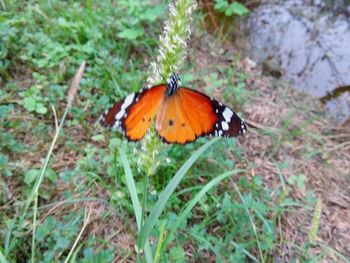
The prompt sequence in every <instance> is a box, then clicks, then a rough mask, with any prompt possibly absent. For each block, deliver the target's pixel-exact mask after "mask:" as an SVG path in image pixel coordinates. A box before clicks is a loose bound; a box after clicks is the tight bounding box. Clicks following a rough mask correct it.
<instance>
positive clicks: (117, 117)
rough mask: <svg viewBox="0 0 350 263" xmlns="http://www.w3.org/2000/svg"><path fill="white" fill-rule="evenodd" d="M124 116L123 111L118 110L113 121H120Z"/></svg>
mask: <svg viewBox="0 0 350 263" xmlns="http://www.w3.org/2000/svg"><path fill="white" fill-rule="evenodd" d="M124 114H125V110H120V111H119V112H118V113H117V114H116V115H115V119H116V120H120V119H121V118H122V117H123V116H124Z"/></svg>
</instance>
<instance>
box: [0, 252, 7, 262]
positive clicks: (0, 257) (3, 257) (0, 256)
mask: <svg viewBox="0 0 350 263" xmlns="http://www.w3.org/2000/svg"><path fill="white" fill-rule="evenodd" d="M0 263H7V260H6V258H5V256H4V254H2V252H1V250H0Z"/></svg>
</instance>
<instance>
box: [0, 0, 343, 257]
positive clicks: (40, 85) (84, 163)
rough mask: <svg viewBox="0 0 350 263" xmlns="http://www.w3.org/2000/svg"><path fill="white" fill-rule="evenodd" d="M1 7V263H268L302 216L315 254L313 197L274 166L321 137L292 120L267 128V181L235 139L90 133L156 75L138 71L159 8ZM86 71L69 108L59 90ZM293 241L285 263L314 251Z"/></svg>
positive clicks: (230, 85)
mask: <svg viewBox="0 0 350 263" xmlns="http://www.w3.org/2000/svg"><path fill="white" fill-rule="evenodd" d="M0 8H1V13H0V21H1V24H0V37H1V41H2V44H1V45H0V57H1V61H0V77H1V79H0V81H1V83H0V85H1V86H2V87H3V88H2V89H1V90H0V122H1V126H0V173H1V177H0V209H1V213H0V229H1V230H0V241H1V243H0V244H1V245H0V262H25V261H31V260H32V261H33V262H36V261H37V260H39V259H40V261H41V262H53V261H54V262H113V260H115V261H118V262H123V261H124V262H126V261H135V260H138V261H143V260H145V261H147V262H166V261H169V262H186V261H196V262H200V261H204V260H206V261H208V260H209V261H214V260H215V259H216V260H217V261H218V262H249V261H255V262H272V261H273V260H274V258H275V255H276V254H277V255H278V254H279V250H280V249H281V247H282V246H283V245H284V244H290V243H292V242H293V241H292V240H288V239H286V238H285V237H284V236H283V233H284V232H283V231H284V226H283V221H284V219H285V217H286V216H288V215H289V213H293V212H294V211H298V209H306V210H307V209H309V210H310V211H311V215H314V217H313V218H314V220H313V221H312V222H311V221H310V224H309V225H310V226H312V229H313V230H312V232H310V236H311V237H312V238H310V241H312V242H313V244H314V245H317V229H318V226H317V225H318V224H319V213H317V211H315V212H314V213H313V212H312V209H313V208H315V207H318V206H319V204H318V203H316V202H317V201H316V200H319V199H312V198H310V200H300V199H297V198H295V197H294V196H293V195H292V193H291V191H288V189H289V187H294V188H293V189H302V188H303V187H305V182H304V179H303V178H304V177H302V175H301V174H293V175H292V176H294V177H292V176H289V174H288V173H287V172H286V171H285V170H286V169H288V168H290V166H291V165H289V163H288V160H285V161H286V162H282V161H280V160H279V159H278V158H277V155H278V154H279V153H280V151H282V150H284V148H283V147H284V145H285V143H286V142H290V141H293V140H297V139H298V138H299V137H300V136H305V137H306V138H307V139H308V140H310V141H311V140H315V141H316V140H317V141H318V143H319V141H320V138H319V137H317V138H316V137H315V135H314V137H315V138H316V139H313V138H314V137H312V136H311V135H312V134H310V135H308V134H306V133H305V132H304V131H301V130H299V129H295V128H294V127H293V126H291V122H292V121H291V119H292V118H293V116H294V115H293V114H290V115H288V116H287V117H286V118H285V119H284V120H283V121H284V122H283V125H281V129H280V130H279V131H276V130H275V129H274V130H271V131H270V130H269V131H266V134H267V137H266V138H269V137H270V138H271V141H273V145H272V146H271V149H270V150H272V151H271V152H270V157H269V158H270V159H271V160H273V161H274V164H275V167H276V169H278V174H279V176H276V178H277V179H276V180H275V182H276V184H274V185H267V184H266V183H265V179H264V178H265V176H266V174H263V173H255V172H254V171H255V170H257V164H256V163H254V162H253V161H251V160H249V159H248V158H247V154H246V153H245V151H244V149H242V146H241V144H240V143H238V142H237V141H236V140H234V139H220V140H217V139H214V140H208V139H199V140H198V141H197V142H196V143H193V144H188V145H186V146H179V145H175V146H169V145H162V144H159V142H158V141H157V140H154V139H152V137H150V138H146V140H145V141H144V142H142V144H130V143H126V142H125V139H123V138H122V137H121V135H120V134H117V133H113V132H108V131H105V130H103V129H102V128H101V127H99V126H98V125H96V124H95V121H96V119H97V118H98V116H99V115H100V114H101V113H102V112H103V111H104V110H105V109H106V108H107V105H109V104H111V103H113V102H115V101H116V100H118V98H121V97H123V96H125V95H126V94H128V93H129V92H132V91H136V90H138V89H139V88H141V86H142V84H143V83H145V82H146V77H148V76H149V75H150V74H152V73H154V68H150V67H148V65H149V64H150V62H149V61H155V59H156V57H157V50H158V47H159V46H158V44H159V41H158V36H159V35H160V33H161V28H162V25H163V23H164V18H165V17H167V16H168V11H167V6H166V5H163V4H160V5H156V6H154V5H152V4H151V1H149V2H148V1H101V2H99V3H97V2H93V1H89V0H86V1H80V2H71V1H67V2H63V1H58V0H53V1H32V2H28V1H12V0H7V1H1V3H0ZM200 19H201V17H197V18H196V19H195V21H194V24H193V26H195V27H196V26H197V25H198V24H199V23H198V22H199V21H198V20H200ZM195 32H196V33H197V34H198V32H201V31H200V30H199V29H197V30H195ZM165 48H166V47H165ZM185 51H187V53H190V52H191V51H193V48H192V49H191V48H190V47H189V48H188V50H185ZM179 56H180V57H183V56H184V55H183V54H180V55H179ZM189 56H190V57H191V56H192V55H191V53H190V54H189ZM175 58H176V57H175ZM175 58H172V61H173V60H175ZM208 59H209V60H210V59H211V58H210V57H208ZM82 61H86V65H87V66H86V70H85V73H84V76H83V77H82V78H81V80H80V88H79V93H78V94H77V96H76V99H75V102H74V103H73V104H71V103H70V102H68V101H67V98H66V97H67V96H66V94H68V93H69V87H70V84H69V83H70V82H71V79H72V78H73V76H74V75H75V72H76V70H77V68H78V67H79V65H80V64H81V62H82ZM181 61H182V60H181ZM185 61H186V62H183V63H184V64H183V65H181V68H183V69H184V68H186V70H187V72H186V73H184V74H183V79H184V81H185V84H186V85H187V86H192V85H193V86H198V87H200V86H203V85H204V84H205V85H206V86H208V87H212V90H207V92H208V93H213V94H214V95H215V96H216V97H220V96H223V97H224V98H225V100H226V101H227V102H229V103H230V104H232V105H237V108H240V107H243V106H244V105H245V104H246V103H248V101H249V96H252V94H253V93H252V92H250V91H249V90H247V87H246V86H245V85H246V84H245V83H246V80H247V75H246V74H245V73H242V72H238V71H239V70H236V69H233V68H232V67H231V66H227V65H221V64H220V63H218V65H214V66H212V68H202V69H201V70H197V67H196V65H195V64H196V61H193V60H190V59H189V60H185ZM162 63H163V64H164V65H163V64H162V69H161V73H162V74H163V75H164V74H165V75H167V74H168V73H169V72H170V71H169V70H170V68H168V67H167V64H166V61H165V60H162ZM177 67H179V68H180V65H177ZM197 72H198V73H197ZM227 76H228V77H227ZM226 77H227V78H226ZM155 79H156V78H155ZM232 79H234V80H235V81H232ZM67 104H68V105H69V106H71V108H70V107H68V106H67ZM68 108H69V112H68V111H67V110H65V109H68ZM52 109H54V110H52ZM58 119H62V120H61V121H60V122H59V123H58ZM313 120H314V119H310V122H313ZM305 123H306V124H308V122H305ZM252 132H253V131H252ZM261 134H264V132H261ZM244 140H245V139H243V140H242V141H244ZM142 146H145V147H142ZM144 149H146V151H145V150H144ZM310 151H311V153H310V156H311V157H313V156H317V154H318V150H314V149H311V150H310ZM47 152H49V154H48V155H46V154H47ZM154 152H156V154H157V157H156V158H153V159H152V158H151V159H150V155H152V154H153V153H154ZM151 153H152V154H151ZM45 156H47V157H46V158H45ZM311 157H310V158H311ZM274 158H276V159H274ZM288 165H289V166H288ZM289 177H290V179H289V180H287V179H288V178H289ZM33 200H34V205H33V202H32V201H33ZM318 202H319V201H318ZM322 211H324V207H323V206H322ZM311 239H312V240H311ZM145 244H146V246H145ZM297 245H298V248H297V249H296V250H298V251H300V253H297V254H296V256H295V258H297V259H298V260H300V261H302V262H306V261H308V260H309V259H312V258H313V255H314V254H313V251H312V249H310V247H312V246H310V244H306V243H305V244H304V243H299V244H297ZM135 246H136V249H135ZM318 246H320V247H322V246H325V245H324V244H323V243H321V244H320V245H318ZM329 254H332V255H336V256H335V257H336V258H340V259H342V260H344V258H345V259H346V257H345V256H343V255H342V254H341V253H339V252H338V251H337V250H335V249H332V248H330V247H327V246H326V248H325V249H323V250H322V253H320V254H319V256H320V258H324V257H326V256H327V255H329Z"/></svg>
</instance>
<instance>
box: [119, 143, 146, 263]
mask: <svg viewBox="0 0 350 263" xmlns="http://www.w3.org/2000/svg"><path fill="white" fill-rule="evenodd" d="M119 152H120V158H121V162H122V163H123V167H124V172H125V179H126V185H127V187H128V191H129V193H130V196H131V202H132V205H133V208H134V213H135V217H136V224H137V228H138V229H139V232H141V214H142V212H141V206H140V201H139V198H138V196H137V191H136V185H135V180H134V177H133V176H132V172H131V169H130V164H129V161H128V159H127V158H126V154H125V152H124V150H123V149H122V148H120V150H119ZM142 248H144V249H145V258H146V262H147V263H150V262H153V256H152V251H151V246H150V244H149V242H148V239H147V238H146V239H145V242H144V244H143V246H142Z"/></svg>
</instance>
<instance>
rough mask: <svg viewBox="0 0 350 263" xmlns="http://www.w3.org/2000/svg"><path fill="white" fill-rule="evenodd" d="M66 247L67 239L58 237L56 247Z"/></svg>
mask: <svg viewBox="0 0 350 263" xmlns="http://www.w3.org/2000/svg"><path fill="white" fill-rule="evenodd" d="M68 245H69V240H68V238H66V237H58V238H56V246H57V247H58V248H62V249H64V248H67V247H68Z"/></svg>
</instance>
